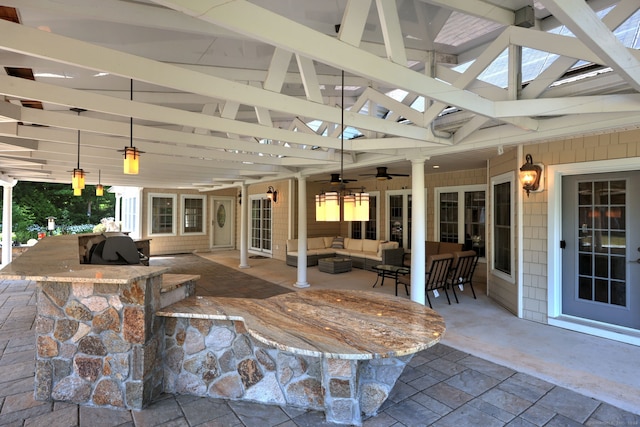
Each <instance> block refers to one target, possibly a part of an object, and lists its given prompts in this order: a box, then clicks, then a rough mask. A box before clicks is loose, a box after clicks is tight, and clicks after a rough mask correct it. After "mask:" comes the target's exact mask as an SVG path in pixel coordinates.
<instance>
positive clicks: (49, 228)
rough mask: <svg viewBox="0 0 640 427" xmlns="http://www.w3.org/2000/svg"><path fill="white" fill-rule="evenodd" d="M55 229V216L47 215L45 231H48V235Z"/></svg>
mask: <svg viewBox="0 0 640 427" xmlns="http://www.w3.org/2000/svg"><path fill="white" fill-rule="evenodd" d="M55 229H56V217H55V216H48V217H47V231H48V232H49V235H52V234H53V230H55Z"/></svg>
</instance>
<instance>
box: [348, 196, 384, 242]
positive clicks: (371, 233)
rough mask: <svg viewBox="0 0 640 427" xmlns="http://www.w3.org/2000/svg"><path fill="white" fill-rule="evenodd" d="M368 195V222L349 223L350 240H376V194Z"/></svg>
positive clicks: (377, 232)
mask: <svg viewBox="0 0 640 427" xmlns="http://www.w3.org/2000/svg"><path fill="white" fill-rule="evenodd" d="M375 193H376V194H374V193H369V221H362V222H360V221H353V222H351V238H352V239H371V240H377V239H378V234H379V230H378V215H379V209H378V195H379V193H378V192H375Z"/></svg>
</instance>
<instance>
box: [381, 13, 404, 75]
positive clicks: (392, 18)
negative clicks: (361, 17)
mask: <svg viewBox="0 0 640 427" xmlns="http://www.w3.org/2000/svg"><path fill="white" fill-rule="evenodd" d="M376 7H377V9H378V17H379V18H380V26H381V29H382V37H383V39H384V46H385V49H386V51H387V59H389V60H390V61H393V62H395V63H396V64H400V65H403V66H406V65H407V54H406V53H405V49H404V41H403V37H402V29H401V28H400V17H399V16H398V7H397V5H396V0H376Z"/></svg>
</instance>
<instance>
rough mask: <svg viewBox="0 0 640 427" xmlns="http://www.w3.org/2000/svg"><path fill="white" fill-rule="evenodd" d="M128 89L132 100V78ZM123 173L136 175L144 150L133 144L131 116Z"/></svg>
mask: <svg viewBox="0 0 640 427" xmlns="http://www.w3.org/2000/svg"><path fill="white" fill-rule="evenodd" d="M130 86H131V88H130V90H129V93H130V96H129V100H130V101H133V79H131V85H130ZM120 151H123V152H124V173H125V174H127V175H137V174H138V172H139V170H140V164H139V163H140V154H141V153H144V151H140V150H138V149H137V148H136V147H134V146H133V116H131V117H130V118H129V147H124V149H123V150H120Z"/></svg>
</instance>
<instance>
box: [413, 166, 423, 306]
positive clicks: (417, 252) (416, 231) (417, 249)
mask: <svg viewBox="0 0 640 427" xmlns="http://www.w3.org/2000/svg"><path fill="white" fill-rule="evenodd" d="M424 163H425V159H424V158H419V159H411V188H412V189H413V190H412V192H411V301H415V302H417V303H420V304H422V305H424V302H425V299H426V298H425V273H426V271H425V268H426V267H425V241H426V240H427V238H426V219H425V217H426V215H425V209H426V203H425V197H424Z"/></svg>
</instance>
